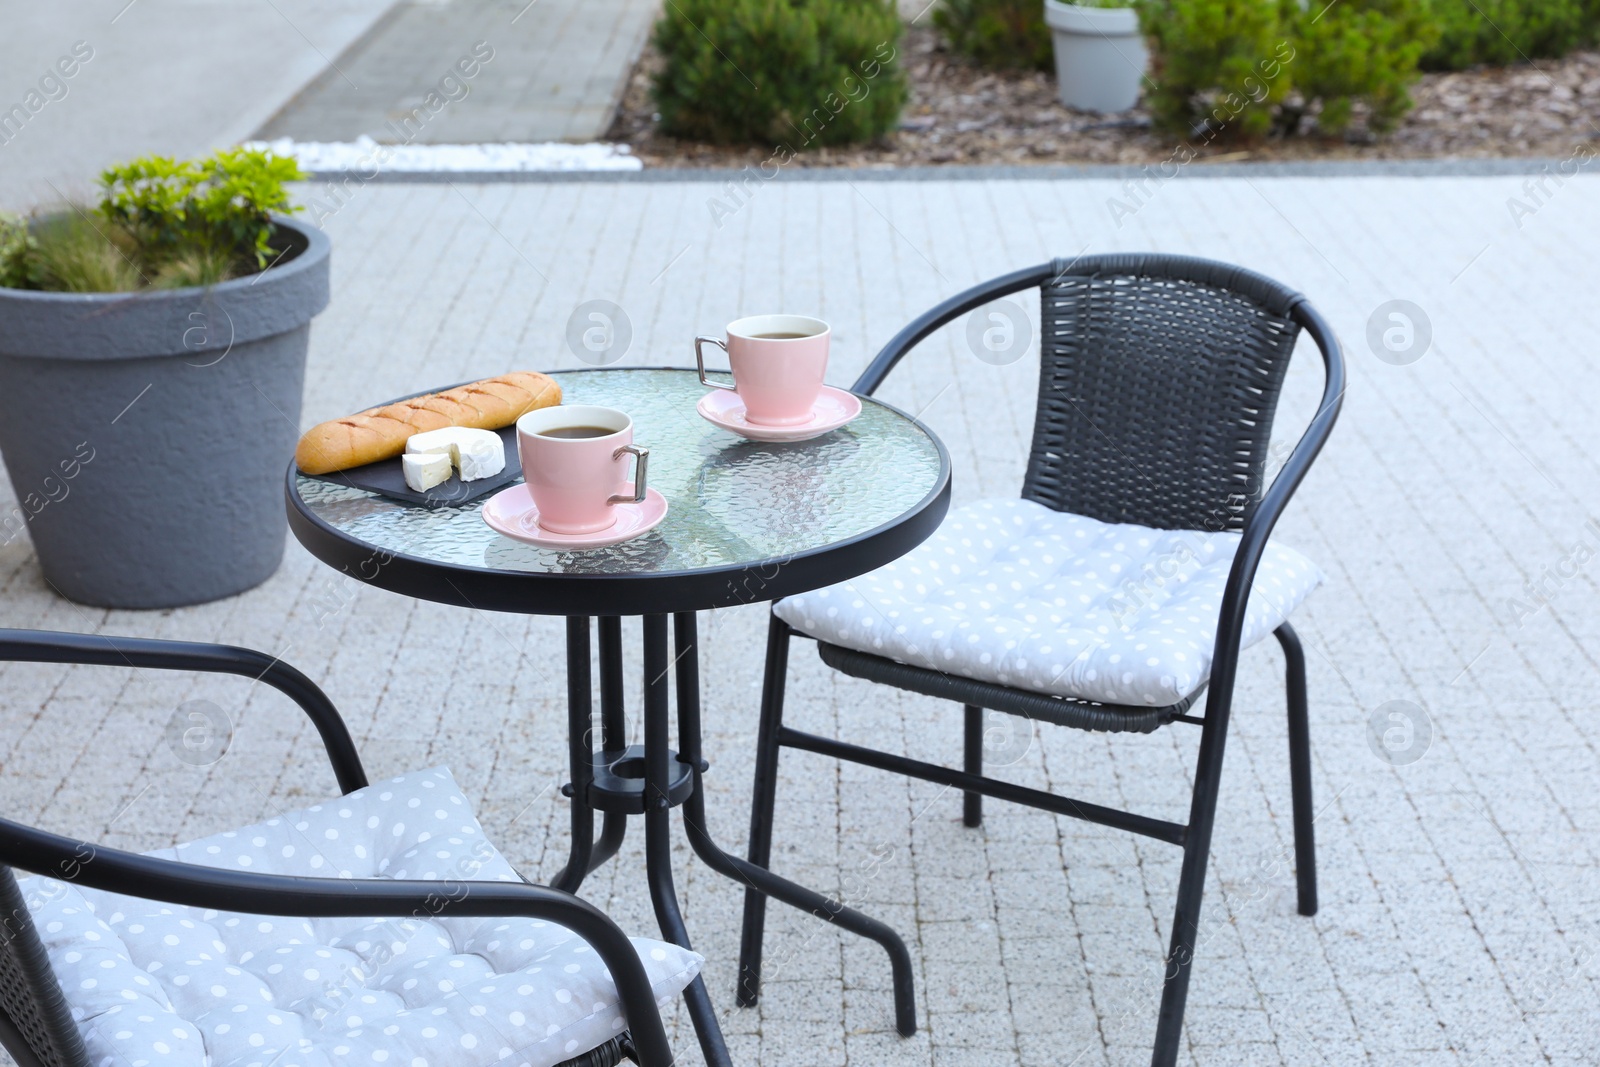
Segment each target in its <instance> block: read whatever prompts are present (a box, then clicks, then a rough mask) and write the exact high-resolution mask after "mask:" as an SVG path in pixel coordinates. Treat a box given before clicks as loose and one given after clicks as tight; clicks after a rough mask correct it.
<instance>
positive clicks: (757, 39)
mask: <svg viewBox="0 0 1600 1067" xmlns="http://www.w3.org/2000/svg"><path fill="white" fill-rule="evenodd" d="M900 31H901V23H900V15H899V12H898V11H897V10H896V9H895V5H894V0H673V2H672V3H670V4H668V5H667V6H666V9H665V11H664V12H663V14H662V16H661V19H660V20H659V21H658V22H657V23H656V25H655V30H654V42H655V47H656V49H657V51H658V52H660V54H661V56H662V58H663V59H664V61H665V62H664V65H663V66H662V68H661V70H660V71H659V72H658V73H657V74H656V75H655V77H654V79H653V81H652V86H651V88H652V91H653V94H654V97H655V102H656V107H657V108H658V109H659V111H660V115H661V119H660V122H661V128H662V131H663V132H665V133H667V134H670V135H671V136H674V137H682V138H687V139H690V140H696V141H706V142H710V143H712V144H749V143H756V144H764V145H772V146H773V147H774V148H775V149H777V148H779V147H780V146H782V147H785V148H787V149H788V151H789V152H791V153H794V152H800V151H804V150H805V149H807V148H813V147H817V146H820V145H837V144H851V143H856V142H861V141H870V140H872V139H873V138H876V137H879V136H882V135H883V134H885V133H887V132H889V131H890V130H892V129H894V128H895V126H896V125H897V124H898V123H899V120H900V110H901V108H903V107H904V106H905V101H906V92H907V90H906V81H905V74H904V72H903V71H902V70H901V69H900V65H899V62H898V58H899V42H900Z"/></svg>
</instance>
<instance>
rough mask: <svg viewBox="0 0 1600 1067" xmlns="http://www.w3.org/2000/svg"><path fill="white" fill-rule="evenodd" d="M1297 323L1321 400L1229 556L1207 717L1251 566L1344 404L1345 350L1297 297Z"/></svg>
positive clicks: (1225, 675) (1223, 686)
mask: <svg viewBox="0 0 1600 1067" xmlns="http://www.w3.org/2000/svg"><path fill="white" fill-rule="evenodd" d="M1290 315H1291V317H1292V318H1293V319H1294V321H1295V322H1297V323H1298V324H1299V325H1300V326H1301V327H1302V328H1303V329H1304V330H1305V331H1306V332H1307V333H1308V334H1310V335H1311V338H1312V340H1313V341H1315V342H1316V344H1317V348H1318V349H1319V350H1320V351H1321V353H1322V362H1323V368H1324V379H1323V387H1322V400H1321V401H1320V402H1319V403H1318V404H1317V411H1316V414H1315V415H1313V416H1312V417H1311V421H1310V422H1309V423H1308V424H1307V425H1306V429H1305V432H1304V433H1303V434H1301V435H1300V440H1299V441H1298V442H1297V443H1296V444H1295V446H1294V451H1293V452H1291V453H1289V458H1288V460H1287V461H1286V462H1285V463H1284V465H1283V467H1282V469H1281V470H1279V471H1278V475H1277V477H1276V478H1274V479H1273V480H1272V485H1271V486H1269V487H1268V488H1267V491H1266V493H1264V494H1263V495H1262V498H1261V503H1260V504H1259V505H1257V507H1256V510H1255V513H1254V514H1252V515H1251V516H1250V518H1249V520H1247V521H1246V522H1245V526H1244V531H1243V532H1242V533H1241V534H1240V536H1239V547H1238V549H1237V550H1235V552H1234V556H1233V566H1232V567H1231V568H1230V569H1229V570H1228V582H1227V584H1226V585H1225V586H1224V587H1223V591H1222V604H1221V607H1220V610H1219V612H1218V616H1217V643H1216V646H1215V647H1214V648H1213V650H1212V656H1211V680H1210V686H1211V691H1210V694H1209V695H1208V696H1207V699H1206V718H1207V719H1210V718H1211V712H1212V709H1213V708H1215V707H1219V706H1221V705H1218V704H1217V702H1218V701H1219V700H1222V701H1227V700H1229V699H1230V698H1231V695H1232V692H1233V680H1234V675H1235V673H1236V671H1237V668H1238V665H1239V642H1240V640H1241V639H1242V637H1243V634H1244V616H1245V608H1246V606H1247V604H1248V601H1249V599H1250V588H1251V586H1252V585H1253V584H1254V583H1255V578H1256V568H1257V567H1258V566H1259V565H1260V563H1261V556H1262V553H1264V552H1265V551H1266V547H1267V539H1268V538H1270V537H1271V536H1272V530H1273V527H1275V526H1276V525H1277V524H1278V518H1279V516H1281V515H1282V514H1283V510H1284V508H1286V507H1287V506H1288V504H1289V499H1290V498H1291V497H1292V496H1293V495H1294V491H1295V490H1296V489H1297V488H1299V486H1300V483H1301V481H1303V480H1304V479H1305V476H1306V473H1307V472H1308V471H1309V470H1310V469H1311V463H1312V461H1313V460H1315V459H1316V458H1317V454H1318V453H1319V452H1321V451H1322V446H1323V445H1324V444H1326V443H1327V440H1328V435H1329V434H1330V433H1331V432H1332V431H1333V424H1334V422H1335V421H1337V419H1338V418H1339V408H1340V407H1341V405H1342V404H1343V403H1344V391H1345V373H1344V352H1343V349H1342V348H1341V347H1340V345H1339V339H1338V338H1337V337H1336V336H1334V333H1333V330H1332V328H1331V327H1329V325H1328V323H1327V322H1326V320H1324V319H1323V317H1322V316H1321V314H1319V313H1318V312H1317V310H1316V309H1315V308H1313V307H1312V306H1311V305H1310V303H1309V302H1307V301H1306V300H1305V299H1304V298H1301V300H1300V302H1299V303H1297V304H1296V305H1295V306H1294V308H1293V309H1292V310H1291V312H1290Z"/></svg>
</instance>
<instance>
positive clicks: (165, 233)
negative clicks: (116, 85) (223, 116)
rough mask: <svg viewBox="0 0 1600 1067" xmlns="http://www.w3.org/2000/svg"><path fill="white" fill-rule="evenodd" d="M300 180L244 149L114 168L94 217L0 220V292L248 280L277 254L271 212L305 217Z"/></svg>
mask: <svg viewBox="0 0 1600 1067" xmlns="http://www.w3.org/2000/svg"><path fill="white" fill-rule="evenodd" d="M304 177H305V174H304V173H302V172H301V170H300V167H299V165H298V164H297V163H296V162H295V161H294V160H293V159H286V158H283V157H279V156H274V155H273V154H271V153H270V152H265V151H261V150H258V149H243V148H230V149H224V150H222V151H219V152H217V153H215V154H213V155H211V156H210V157H208V158H205V159H198V160H188V161H184V162H177V161H175V160H172V159H168V158H166V157H163V156H147V157H145V158H143V159H136V160H133V161H132V162H130V163H124V164H121V165H119V166H115V167H112V168H111V169H109V170H107V171H105V172H104V173H102V174H101V175H100V185H101V194H102V195H101V200H100V203H99V205H98V206H96V207H94V208H86V207H77V206H74V207H72V208H70V209H69V210H67V211H65V212H63V213H60V214H55V215H47V216H40V217H36V218H35V219H33V220H32V221H31V222H30V221H29V220H25V219H17V218H10V219H7V218H0V286H6V287H9V288H25V289H47V290H54V291H59V292H85V293H98V292H124V291H129V290H133V289H138V288H141V287H144V286H155V287H160V288H170V287H177V286H189V285H214V284H216V283H217V282H221V281H226V280H228V279H229V278H235V277H238V276H240V275H243V274H252V273H254V272H256V271H259V270H262V269H263V268H265V267H266V265H267V262H268V260H269V257H270V256H271V254H272V246H271V243H270V242H271V238H272V219H271V213H273V212H278V213H282V214H288V213H291V212H294V211H298V210H299V208H298V207H296V206H294V205H292V204H290V202H289V194H288V192H287V191H286V190H285V189H284V183H285V182H290V181H297V180H299V179H301V178H304Z"/></svg>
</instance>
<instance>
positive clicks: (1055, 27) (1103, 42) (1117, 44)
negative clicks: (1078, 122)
mask: <svg viewBox="0 0 1600 1067" xmlns="http://www.w3.org/2000/svg"><path fill="white" fill-rule="evenodd" d="M1044 21H1045V24H1046V25H1048V26H1049V27H1050V36H1051V38H1052V39H1053V41H1054V43H1055V53H1056V82H1057V84H1058V86H1059V87H1060V92H1061V102H1062V103H1063V104H1065V105H1067V106H1068V107H1075V108H1078V109H1079V110H1082V111H1126V110H1128V109H1129V108H1130V107H1132V106H1133V105H1134V104H1136V103H1138V102H1139V86H1140V83H1142V82H1143V81H1144V72H1145V67H1146V66H1147V65H1148V64H1149V61H1150V57H1149V53H1148V52H1147V51H1146V50H1145V46H1144V36H1143V34H1141V33H1140V32H1139V14H1138V12H1136V11H1134V10H1133V8H1131V7H1110V8H1106V7H1080V6H1078V5H1077V4H1064V3H1061V0H1044Z"/></svg>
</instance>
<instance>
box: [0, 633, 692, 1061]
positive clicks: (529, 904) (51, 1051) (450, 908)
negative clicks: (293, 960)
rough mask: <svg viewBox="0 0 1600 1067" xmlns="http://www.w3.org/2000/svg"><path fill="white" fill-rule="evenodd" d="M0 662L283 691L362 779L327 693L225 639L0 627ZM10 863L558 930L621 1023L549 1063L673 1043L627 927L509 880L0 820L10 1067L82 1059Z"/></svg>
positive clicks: (250, 906) (198, 895) (110, 886)
mask: <svg viewBox="0 0 1600 1067" xmlns="http://www.w3.org/2000/svg"><path fill="white" fill-rule="evenodd" d="M0 661H13V662H30V663H72V664H93V665H104V666H117V667H136V668H146V669H156V670H183V671H199V672H207V673H216V674H233V675H240V676H242V677H246V678H252V679H255V680H256V681H260V682H264V683H266V684H267V685H269V686H272V687H273V688H275V689H277V690H279V691H280V692H282V693H284V694H285V695H287V696H288V697H289V698H290V699H291V700H293V701H294V702H295V703H296V704H297V705H299V707H300V708H301V710H302V711H304V712H305V714H306V715H307V717H309V718H310V719H311V721H312V723H313V725H315V726H316V728H317V732H318V733H319V734H320V735H321V737H322V743H323V747H324V748H325V749H326V751H327V754H328V760H329V762H330V763H331V764H332V765H333V772H334V775H335V777H336V778H337V779H338V782H339V789H340V792H341V793H350V792H353V791H354V790H357V789H360V788H362V787H364V786H365V785H367V775H366V772H365V771H364V770H363V769H362V766H361V759H360V757H359V756H358V755H357V753H356V748H355V744H354V742H353V741H351V739H350V732H349V730H348V729H346V727H345V724H344V720H343V719H341V718H340V717H339V713H338V711H337V710H336V709H335V708H334V706H333V703H332V702H331V701H330V700H329V699H328V697H327V695H326V694H325V693H323V691H322V690H321V689H320V688H318V687H317V685H316V683H314V682H312V681H311V679H309V678H307V677H306V676H305V675H304V674H302V673H301V672H300V671H298V670H296V669H295V668H293V667H291V666H289V665H288V664H286V663H284V662H282V661H281V660H278V659H276V658H274V657H271V656H267V655H265V654H264V653H261V652H257V651H254V650H252V649H247V648H236V647H232V646H228V645H215V644H201V643H194V642H183V641H163V640H151V639H145V638H128V637H102V636H92V635H87V634H68V633H53V632H45V631H33V630H0ZM12 868H20V869H22V870H25V871H32V872H33V873H35V874H40V875H44V876H46V877H49V878H53V879H56V880H58V881H62V882H70V883H72V884H75V885H80V886H87V887H89V888H92V889H100V890H104V891H106V892H111V893H120V894H124V895H126V896H135V897H142V898H144V899H148V900H157V901H162V902H165V903H168V904H179V905H185V906H188V907H195V908H215V909H218V910H221V911H235V912H246V913H251V914H259V915H282V916H302V917H306V918H331V917H341V916H352V917H358V916H375V917H377V916H381V917H397V918H398V917H405V916H427V917H430V918H432V917H440V916H444V917H453V918H498V917H511V916H515V917H525V918H538V919H544V920H548V921H550V922H552V923H555V924H557V925H559V926H563V927H565V928H567V929H568V930H571V931H572V932H573V933H575V934H577V935H578V936H579V937H581V938H583V940H584V941H586V942H588V944H589V945H590V946H592V947H593V948H594V950H595V952H596V954H597V955H599V957H600V958H601V960H603V961H604V963H605V965H606V967H607V968H608V969H609V970H610V971H611V975H612V979H613V980H614V981H615V982H616V985H617V991H618V994H619V996H620V998H621V1002H622V1006H623V1014H624V1016H625V1017H626V1019H627V1022H628V1030H627V1031H625V1032H624V1033H623V1034H621V1035H619V1036H617V1037H614V1038H612V1039H611V1040H610V1041H608V1042H606V1043H605V1044H603V1045H601V1046H599V1047H598V1048H595V1049H592V1050H590V1051H588V1052H586V1053H584V1054H582V1055H580V1056H578V1057H576V1058H573V1059H571V1060H567V1061H565V1062H564V1063H563V1064H561V1065H560V1067H613V1065H615V1064H617V1063H619V1062H621V1060H622V1058H623V1057H624V1056H626V1057H628V1058H631V1059H633V1060H634V1061H635V1062H637V1063H640V1064H642V1065H645V1067H670V1065H671V1064H672V1062H673V1056H672V1050H671V1048H670V1047H669V1045H668V1043H667V1035H666V1030H665V1028H664V1027H663V1025H662V1022H661V1015H660V1012H659V1011H658V1009H657V1007H656V1001H655V996H654V994H653V993H652V992H651V989H650V981H649V978H648V976H647V975H646V974H645V970H644V965H643V964H642V963H640V961H639V958H638V955H637V954H636V953H635V952H634V949H633V946H632V944H631V943H630V942H629V940H628V938H627V935H626V934H624V933H623V932H622V930H621V929H620V928H619V927H618V926H617V925H616V924H615V923H614V922H612V921H611V919H610V917H609V916H607V915H606V914H605V913H604V912H602V911H600V910H599V909H598V908H596V907H594V906H593V905H592V904H589V903H588V902H586V901H584V900H581V899H579V898H578V897H575V896H573V895H572V894H570V893H565V892H562V891H561V890H558V889H551V888H547V887H545V886H537V885H529V884H526V883H516V882H481V881H478V882H449V881H422V880H386V879H360V880H353V879H340V878H301V877H293V876H287V875H263V874H254V873H251V872H247V871H232V870H219V869H216V868H211V867H202V866H198V865H195V864H189V863H179V862H177V861H174V860H166V859H158V858H155V857H151V856H142V855H138V854H135V853H131V852H123V851H119V850H116V849H110V848H105V847H103V846H101V845H97V844H93V843H90V842H86V841H76V840H73V839H72V838H68V837H62V836H60V835H58V834H53V833H49V832H46V831H44V830H39V829H35V828H34V827H31V826H26V825H23V824H21V823H18V822H14V821H12V820H10V819H3V818H0V907H4V909H5V918H4V929H3V932H0V1044H3V1045H4V1046H5V1049H6V1051H7V1052H9V1053H10V1054H11V1056H12V1058H13V1059H15V1060H16V1061H17V1063H18V1064H19V1065H20V1067H90V1063H89V1057H88V1054H87V1052H86V1051H85V1049H84V1045H83V1041H82V1038H81V1036H80V1035H79V1033H78V1028H77V1025H76V1024H75V1023H74V1022H73V1020H72V1016H71V1012H70V1010H69V1008H68V1006H67V1002H66V999H65V998H64V997H63V996H62V993H61V988H60V985H59V984H58V983H57V981H56V977H55V974H54V972H53V971H52V970H51V968H50V962H49V959H48V958H47V956H46V954H45V949H44V946H43V945H42V944H41V942H40V940H39V936H38V932H37V931H36V930H35V929H34V926H33V922H32V919H31V917H30V915H29V911H28V908H27V905H26V903H25V902H24V900H23V898H22V894H21V892H20V890H19V888H18V885H17V881H16V877H15V875H14V874H13V873H12Z"/></svg>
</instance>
